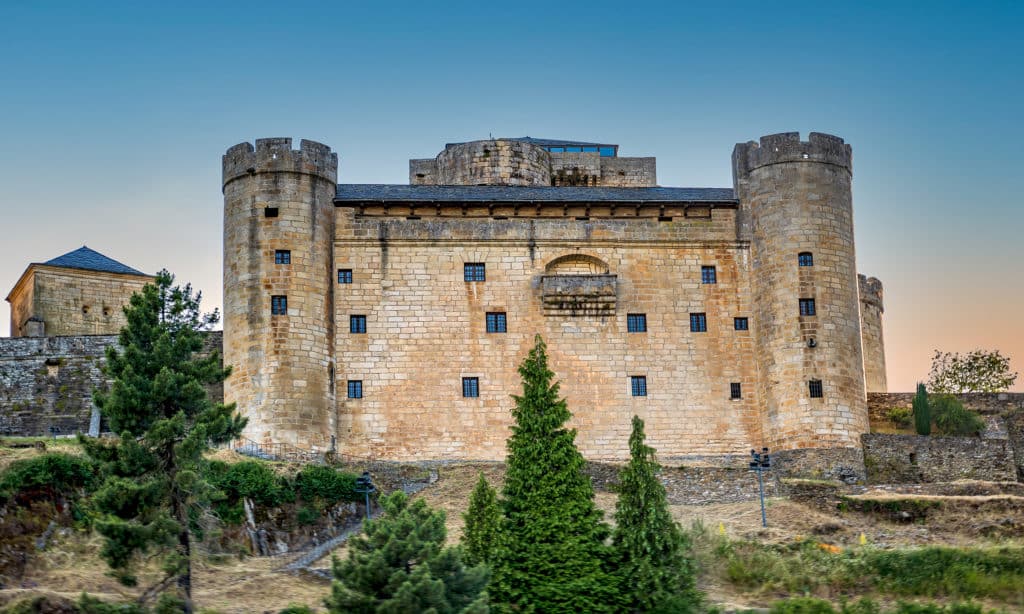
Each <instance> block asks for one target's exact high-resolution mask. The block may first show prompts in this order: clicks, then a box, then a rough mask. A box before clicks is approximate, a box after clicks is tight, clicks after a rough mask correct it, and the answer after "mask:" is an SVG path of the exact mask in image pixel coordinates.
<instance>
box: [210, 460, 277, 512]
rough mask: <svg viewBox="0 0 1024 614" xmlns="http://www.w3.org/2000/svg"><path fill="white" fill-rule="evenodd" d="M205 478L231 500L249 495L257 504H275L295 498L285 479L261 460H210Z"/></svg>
mask: <svg viewBox="0 0 1024 614" xmlns="http://www.w3.org/2000/svg"><path fill="white" fill-rule="evenodd" d="M207 479H209V480H210V482H211V483H212V484H213V485H214V486H216V487H217V488H219V489H220V490H222V491H223V492H224V494H225V495H227V497H228V501H229V502H230V503H234V502H236V501H239V500H241V499H244V498H248V499H251V500H252V501H254V502H255V503H258V504H260V505H266V506H271V507H276V506H278V505H281V504H282V503H289V502H291V501H294V500H295V496H294V494H293V492H292V490H291V488H289V486H288V483H287V481H286V480H285V479H284V478H282V477H281V476H279V475H277V474H276V473H274V471H273V469H271V468H270V467H269V466H268V465H267V464H266V463H264V462H261V461H255V460H253V461H243V462H241V463H235V464H232V465H226V464H225V463H216V462H212V463H210V467H209V469H208V478H207Z"/></svg>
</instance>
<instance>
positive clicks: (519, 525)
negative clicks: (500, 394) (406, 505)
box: [489, 335, 617, 612]
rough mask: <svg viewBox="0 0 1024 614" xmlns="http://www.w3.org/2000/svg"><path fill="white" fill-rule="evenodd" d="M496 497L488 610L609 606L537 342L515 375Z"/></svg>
mask: <svg viewBox="0 0 1024 614" xmlns="http://www.w3.org/2000/svg"><path fill="white" fill-rule="evenodd" d="M519 374H520V375H521V376H522V381H523V394H522V395H521V396H515V397H513V398H514V399H515V402H516V406H515V409H513V410H512V414H513V416H514V417H515V424H514V425H513V426H512V436H511V437H510V438H509V440H508V444H507V445H508V458H507V461H506V462H507V471H506V476H505V486H504V488H503V489H502V499H501V507H502V511H503V515H504V518H503V521H502V525H501V529H500V531H499V539H498V547H497V548H496V549H495V552H494V559H493V563H492V566H493V579H492V581H491V584H490V588H489V592H490V595H491V603H492V607H493V608H495V609H499V610H504V611H516V612H608V611H613V610H614V602H615V599H616V598H617V595H616V591H615V586H614V582H613V578H612V577H611V576H610V574H608V573H607V572H606V570H605V565H606V564H607V559H608V557H609V555H610V551H609V548H608V547H607V546H606V545H605V543H604V542H605V539H606V538H607V537H608V535H609V530H608V527H607V525H605V524H604V523H603V522H602V521H601V515H602V514H601V511H600V510H598V509H597V507H596V506H595V505H594V489H593V487H592V485H591V483H590V479H589V478H588V477H587V476H586V475H585V474H584V473H583V468H584V460H583V456H582V455H581V454H580V452H579V450H577V449H576V445H575V438H576V431H575V430H572V429H567V428H566V427H565V423H566V422H567V421H568V420H569V418H570V417H571V414H570V413H569V409H568V407H567V406H566V403H565V400H564V399H560V398H559V396H558V384H557V383H552V380H553V378H554V373H552V372H551V370H550V369H548V365H547V354H546V349H545V346H544V341H543V340H542V339H541V338H540V336H539V335H538V336H537V337H536V343H535V345H534V347H533V349H531V350H530V352H529V355H528V356H527V357H526V359H525V360H524V361H523V363H522V364H521V365H520V367H519Z"/></svg>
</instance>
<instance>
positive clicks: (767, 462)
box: [750, 448, 772, 527]
mask: <svg viewBox="0 0 1024 614" xmlns="http://www.w3.org/2000/svg"><path fill="white" fill-rule="evenodd" d="M750 456H751V458H753V459H754V460H752V461H750V470H751V471H756V472H757V486H758V488H759V489H760V492H761V526H762V527H767V526H768V516H767V514H765V511H764V477H763V475H764V472H765V471H767V470H769V469H771V468H772V459H771V457H770V456H768V448H761V451H760V452H757V451H756V450H751V451H750Z"/></svg>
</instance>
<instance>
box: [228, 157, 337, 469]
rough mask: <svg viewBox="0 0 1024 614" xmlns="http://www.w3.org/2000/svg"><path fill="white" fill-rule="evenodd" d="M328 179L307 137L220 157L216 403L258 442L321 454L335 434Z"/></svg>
mask: <svg viewBox="0 0 1024 614" xmlns="http://www.w3.org/2000/svg"><path fill="white" fill-rule="evenodd" d="M337 175H338V156H337V154H335V153H332V152H331V149H330V148H329V147H327V146H326V145H322V144H320V143H316V142H314V141H307V140H303V141H302V142H301V144H300V146H299V149H297V150H293V149H292V140H291V139H290V138H273V139H258V140H257V141H256V145H255V147H254V146H253V145H252V144H251V143H240V144H238V145H235V146H234V147H232V148H230V149H229V150H228V151H227V153H226V154H225V155H224V158H223V192H224V361H225V363H226V364H230V365H232V367H233V369H234V371H233V372H232V374H231V377H230V378H228V380H227V382H225V386H224V397H225V401H227V402H235V403H237V404H238V410H239V412H240V413H241V414H242V415H244V416H246V417H248V419H249V424H248V426H247V427H246V436H247V437H249V438H250V439H254V440H256V441H259V442H264V441H266V442H285V443H290V444H293V445H296V446H298V447H301V448H306V449H310V448H312V449H321V450H322V449H326V448H328V447H329V446H330V445H331V443H332V436H333V435H335V419H336V418H335V413H334V370H335V368H334V330H333V318H332V309H333V300H332V296H333V294H332V293H333V289H334V286H333V284H332V283H331V271H332V267H333V240H334V205H333V202H332V201H333V198H334V195H335V190H336V187H337Z"/></svg>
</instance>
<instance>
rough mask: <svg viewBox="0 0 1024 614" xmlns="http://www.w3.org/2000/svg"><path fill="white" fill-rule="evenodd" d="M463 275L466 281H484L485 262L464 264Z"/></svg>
mask: <svg viewBox="0 0 1024 614" xmlns="http://www.w3.org/2000/svg"><path fill="white" fill-rule="evenodd" d="M462 276H463V279H464V280H466V281H484V280H485V277H486V275H485V273H484V263H483V262H467V263H465V264H464V265H463V266H462Z"/></svg>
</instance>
